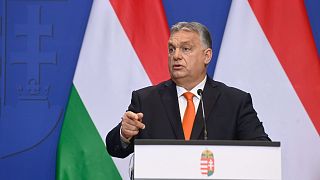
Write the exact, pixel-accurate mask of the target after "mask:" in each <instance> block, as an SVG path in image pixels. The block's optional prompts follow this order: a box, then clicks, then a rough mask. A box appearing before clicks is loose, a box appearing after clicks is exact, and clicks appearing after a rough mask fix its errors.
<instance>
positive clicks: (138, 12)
mask: <svg viewBox="0 0 320 180" xmlns="http://www.w3.org/2000/svg"><path fill="white" fill-rule="evenodd" d="M110 2H111V5H112V7H113V9H114V11H115V12H116V14H117V16H118V18H119V21H120V22H121V25H122V27H123V28H124V30H125V32H126V34H127V36H128V38H129V40H130V42H131V44H132V46H133V48H134V49H135V51H136V53H137V55H138V57H139V59H140V61H141V64H142V65H143V67H144V69H145V71H146V73H147V74H148V76H149V78H150V80H151V82H152V84H157V83H159V82H161V81H163V80H166V79H168V78H169V72H168V70H167V69H168V63H167V61H168V60H167V59H168V50H167V43H168V38H169V28H168V23H167V20H166V16H165V12H164V9H163V5H162V1H161V0H152V1H151V0H139V1H121V0H110Z"/></svg>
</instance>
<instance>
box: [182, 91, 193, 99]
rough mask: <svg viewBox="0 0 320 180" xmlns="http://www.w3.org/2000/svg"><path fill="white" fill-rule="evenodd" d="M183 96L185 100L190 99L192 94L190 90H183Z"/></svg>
mask: <svg viewBox="0 0 320 180" xmlns="http://www.w3.org/2000/svg"><path fill="white" fill-rule="evenodd" d="M183 96H184V97H185V98H186V99H187V101H189V100H192V98H193V96H194V94H193V93H192V92H185V93H183Z"/></svg>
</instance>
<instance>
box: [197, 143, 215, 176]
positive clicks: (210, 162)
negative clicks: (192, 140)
mask: <svg viewBox="0 0 320 180" xmlns="http://www.w3.org/2000/svg"><path fill="white" fill-rule="evenodd" d="M200 171H201V174H202V175H205V176H211V175H212V174H213V173H214V157H213V153H212V152H211V151H210V150H208V149H206V150H204V151H203V152H202V153H201V159H200Z"/></svg>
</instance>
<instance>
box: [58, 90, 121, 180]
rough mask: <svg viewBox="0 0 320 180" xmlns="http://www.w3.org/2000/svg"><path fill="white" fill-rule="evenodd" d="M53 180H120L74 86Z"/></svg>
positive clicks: (62, 131) (63, 127)
mask: <svg viewBox="0 0 320 180" xmlns="http://www.w3.org/2000/svg"><path fill="white" fill-rule="evenodd" d="M56 179H57V180H82V179H83V180H100V179H101V180H107V179H112V180H117V179H121V176H120V174H119V172H118V170H117V168H116V166H115V165H114V163H113V160H112V159H111V157H110V155H109V154H108V153H107V151H106V148H105V145H104V143H103V141H102V139H101V137H100V135H99V133H98V131H97V129H96V127H95V125H94V124H93V122H92V120H91V118H90V116H89V114H88V112H87V110H86V108H85V106H84V104H83V103H82V101H81V98H80V96H79V94H78V92H77V90H76V88H75V87H74V86H72V90H71V94H70V98H69V102H68V106H67V109H66V114H65V118H64V123H63V126H62V130H61V135H60V142H59V145H58V151H57V166H56Z"/></svg>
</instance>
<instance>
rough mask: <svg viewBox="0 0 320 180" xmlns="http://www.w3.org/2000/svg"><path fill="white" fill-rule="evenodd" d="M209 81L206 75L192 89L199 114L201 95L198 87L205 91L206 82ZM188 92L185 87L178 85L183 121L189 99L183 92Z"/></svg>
mask: <svg viewBox="0 0 320 180" xmlns="http://www.w3.org/2000/svg"><path fill="white" fill-rule="evenodd" d="M206 81H207V76H205V77H204V79H203V80H202V81H201V82H200V83H199V84H198V85H196V86H195V87H194V88H193V89H191V91H190V92H191V93H193V94H194V96H193V103H194V107H195V112H196V114H197V109H198V107H199V103H200V96H199V94H198V93H197V91H198V89H201V90H202V91H203V88H204V85H205V84H206ZM185 92H188V91H187V90H186V89H185V88H183V87H181V86H177V95H178V102H179V110H180V117H181V122H182V121H183V116H184V112H185V111H186V108H187V99H186V98H185V97H184V96H183V93H185Z"/></svg>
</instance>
